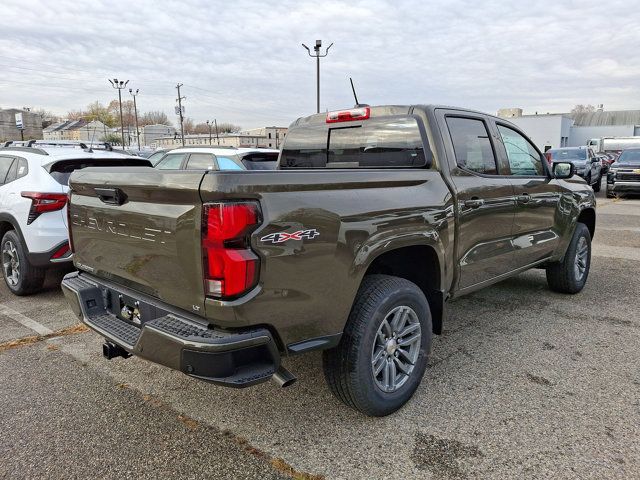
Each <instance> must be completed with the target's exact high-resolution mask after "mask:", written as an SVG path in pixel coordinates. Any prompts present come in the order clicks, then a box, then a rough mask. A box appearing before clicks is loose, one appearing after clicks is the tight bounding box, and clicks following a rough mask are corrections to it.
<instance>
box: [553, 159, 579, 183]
mask: <svg viewBox="0 0 640 480" xmlns="http://www.w3.org/2000/svg"><path fill="white" fill-rule="evenodd" d="M575 173H576V167H575V165H574V164H573V163H571V162H558V163H554V164H553V176H554V177H555V178H560V179H563V178H571V177H573V176H574V175H575Z"/></svg>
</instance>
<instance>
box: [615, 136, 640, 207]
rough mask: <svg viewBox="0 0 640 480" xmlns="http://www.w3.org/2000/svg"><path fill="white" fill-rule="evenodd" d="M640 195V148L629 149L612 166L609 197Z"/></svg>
mask: <svg viewBox="0 0 640 480" xmlns="http://www.w3.org/2000/svg"><path fill="white" fill-rule="evenodd" d="M619 193H636V194H637V193H640V148H628V149H626V150H623V152H622V153H621V154H620V156H619V157H618V160H617V161H616V162H615V163H614V164H613V165H611V169H610V170H609V173H608V175H607V197H608V198H613V197H615V196H617V195H618V194H619Z"/></svg>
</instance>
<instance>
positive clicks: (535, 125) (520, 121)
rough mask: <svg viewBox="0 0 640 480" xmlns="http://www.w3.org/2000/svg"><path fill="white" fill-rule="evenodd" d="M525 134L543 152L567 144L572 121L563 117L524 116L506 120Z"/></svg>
mask: <svg viewBox="0 0 640 480" xmlns="http://www.w3.org/2000/svg"><path fill="white" fill-rule="evenodd" d="M508 120H509V121H510V122H511V123H514V124H515V125H517V126H518V127H520V128H521V129H522V131H524V133H526V134H527V135H528V136H529V138H530V139H531V140H532V141H533V143H535V144H536V146H537V147H538V148H539V149H540V150H542V151H543V152H544V151H545V149H546V150H548V149H549V148H559V147H566V146H568V144H569V136H570V131H571V124H572V123H573V120H571V118H569V117H565V116H563V115H525V116H522V117H513V118H509V119H508Z"/></svg>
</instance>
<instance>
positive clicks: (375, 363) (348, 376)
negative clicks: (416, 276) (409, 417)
mask: <svg viewBox="0 0 640 480" xmlns="http://www.w3.org/2000/svg"><path fill="white" fill-rule="evenodd" d="M430 347H431V314H430V311H429V304H428V303H427V299H426V298H425V296H424V294H423V293H422V291H421V290H420V288H418V286H417V285H415V284H414V283H412V282H410V281H408V280H405V279H403V278H398V277H392V276H388V275H369V276H367V277H365V278H364V280H363V281H362V285H361V287H360V289H359V291H358V295H357V297H356V300H355V303H354V306H353V308H352V310H351V314H350V315H349V320H348V321H347V325H346V327H345V331H344V333H343V336H342V339H341V341H340V344H339V345H338V346H337V347H335V348H333V349H330V350H325V351H324V352H323V357H322V360H323V367H324V373H325V378H326V380H327V383H328V384H329V388H330V389H331V391H332V392H333V393H334V395H335V396H336V397H338V398H339V399H340V400H341V401H342V402H344V403H345V404H347V405H349V406H350V407H352V408H355V409H357V410H359V411H361V412H362V413H364V414H365V415H370V416H384V415H389V414H390V413H393V412H395V411H396V410H398V409H399V408H400V407H402V406H403V405H404V404H405V403H406V402H407V401H408V400H409V399H410V398H411V396H412V395H413V393H414V392H415V390H416V389H417V388H418V385H420V382H421V380H422V376H423V375H424V371H425V369H426V366H427V356H428V354H429V350H430Z"/></svg>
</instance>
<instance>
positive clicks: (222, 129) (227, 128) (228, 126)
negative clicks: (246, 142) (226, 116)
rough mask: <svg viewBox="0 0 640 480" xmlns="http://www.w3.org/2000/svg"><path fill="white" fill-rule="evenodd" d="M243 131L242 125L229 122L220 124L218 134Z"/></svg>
mask: <svg viewBox="0 0 640 480" xmlns="http://www.w3.org/2000/svg"><path fill="white" fill-rule="evenodd" d="M240 130H242V127H241V126H240V125H235V124H233V123H229V122H222V123H218V133H237V132H239V131H240Z"/></svg>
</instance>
